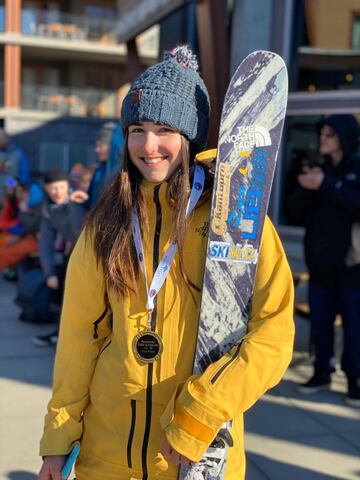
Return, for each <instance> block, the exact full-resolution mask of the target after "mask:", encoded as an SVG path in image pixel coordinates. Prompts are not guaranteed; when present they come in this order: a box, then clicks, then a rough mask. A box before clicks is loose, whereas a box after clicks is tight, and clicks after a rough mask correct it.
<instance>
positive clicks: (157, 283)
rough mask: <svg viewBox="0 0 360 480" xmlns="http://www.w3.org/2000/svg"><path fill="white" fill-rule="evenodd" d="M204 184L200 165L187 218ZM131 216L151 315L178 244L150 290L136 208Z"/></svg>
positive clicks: (168, 252) (164, 260)
mask: <svg viewBox="0 0 360 480" xmlns="http://www.w3.org/2000/svg"><path fill="white" fill-rule="evenodd" d="M204 183H205V173H204V169H203V167H201V166H200V165H196V167H195V172H194V180H193V184H192V188H191V192H190V197H189V201H188V204H187V208H186V216H188V215H189V214H190V213H191V212H192V211H193V209H194V208H195V205H196V204H197V202H198V200H199V198H200V197H201V194H202V192H203V190H204ZM131 215H132V231H133V236H134V242H135V248H136V253H137V257H138V260H139V264H140V268H141V271H142V272H143V274H144V277H145V284H146V293H147V303H146V310H147V311H148V312H149V313H151V312H152V311H153V310H154V300H155V297H156V295H157V294H158V293H159V290H160V289H161V287H162V285H163V283H164V282H165V279H166V277H167V275H168V273H169V271H170V267H171V264H172V262H173V260H174V257H175V254H176V252H177V244H176V240H175V239H174V240H172V242H171V243H170V245H169V247H168V248H167V250H166V252H165V254H164V256H163V257H162V259H161V260H160V262H159V265H158V267H157V269H156V272H155V274H154V277H153V279H152V281H151V284H150V288H149V287H148V281H147V276H146V266H145V258H144V249H143V243H142V239H141V229H140V223H139V217H138V214H137V212H136V209H135V208H133V210H132V214H131Z"/></svg>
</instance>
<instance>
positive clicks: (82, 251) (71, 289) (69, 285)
mask: <svg viewBox="0 0 360 480" xmlns="http://www.w3.org/2000/svg"><path fill="white" fill-rule="evenodd" d="M110 313H111V312H110V311H109V308H108V306H107V301H106V289H105V282H104V275H103V272H102V269H101V268H100V266H98V265H97V262H96V258H95V255H94V251H93V248H92V241H91V239H90V238H86V237H85V234H84V233H82V235H81V236H80V238H79V240H78V242H77V244H76V246H75V248H74V251H73V253H72V255H71V257H70V261H69V264H68V270H67V275H66V283H65V293H64V302H63V309H62V314H61V322H60V332H59V341H58V345H57V350H56V358H55V366H54V380H53V394H52V398H51V400H50V403H49V405H48V412H47V415H46V417H45V427H44V433H43V436H42V439H41V441H40V455H42V456H46V455H60V454H66V453H68V452H69V450H70V448H71V445H72V444H73V442H74V441H75V440H78V439H79V438H80V437H81V434H82V427H83V422H82V412H83V411H84V409H85V407H86V406H87V404H88V401H89V385H90V381H91V378H92V376H93V373H94V370H95V366H96V361H97V357H98V354H99V352H100V349H101V347H102V345H103V343H104V340H105V339H106V337H107V336H108V335H109V334H110V333H111V329H110V326H109V317H110ZM100 319H102V321H100ZM94 327H97V328H96V330H97V335H94ZM94 337H96V338H94Z"/></svg>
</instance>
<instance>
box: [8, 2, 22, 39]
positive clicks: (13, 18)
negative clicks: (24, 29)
mask: <svg viewBox="0 0 360 480" xmlns="http://www.w3.org/2000/svg"><path fill="white" fill-rule="evenodd" d="M5 31H6V32H21V0H5Z"/></svg>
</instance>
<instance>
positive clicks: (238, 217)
mask: <svg viewBox="0 0 360 480" xmlns="http://www.w3.org/2000/svg"><path fill="white" fill-rule="evenodd" d="M241 153H242V155H241V156H243V157H245V158H246V156H245V155H244V153H246V152H241ZM250 164H251V169H250V171H249V172H248V166H247V167H246V168H243V167H242V168H240V169H239V172H240V174H241V175H244V174H245V173H244V172H246V174H247V173H249V175H250V179H249V183H248V185H245V184H240V185H239V191H238V197H237V202H236V204H235V207H233V208H232V210H231V211H230V214H229V217H228V219H227V224H228V227H229V229H238V228H239V229H240V230H241V234H240V235H241V238H242V239H244V240H254V239H255V238H256V235H257V232H258V224H259V215H260V209H261V205H262V198H263V190H264V188H263V187H264V183H265V180H266V164H267V152H266V151H265V150H264V149H262V148H256V149H255V152H254V156H253V158H252V159H251V163H250Z"/></svg>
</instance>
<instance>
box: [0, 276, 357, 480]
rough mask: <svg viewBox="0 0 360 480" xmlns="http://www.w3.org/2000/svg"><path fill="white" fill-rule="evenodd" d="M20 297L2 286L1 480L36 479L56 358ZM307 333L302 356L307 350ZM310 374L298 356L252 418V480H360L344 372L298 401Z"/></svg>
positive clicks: (301, 336) (301, 339) (302, 334)
mask: <svg viewBox="0 0 360 480" xmlns="http://www.w3.org/2000/svg"><path fill="white" fill-rule="evenodd" d="M14 296H15V285H14V284H12V283H7V282H4V281H3V280H0V392H1V394H0V480H9V479H10V480H35V479H36V472H37V471H38V469H39V465H40V459H39V457H38V454H37V450H38V441H39V437H40V435H41V431H42V421H43V420H42V419H43V414H44V411H45V408H46V403H47V401H48V400H49V396H50V383H51V371H52V365H53V355H54V351H53V349H51V348H50V349H48V348H45V349H44V348H43V349H40V348H36V347H34V346H32V344H31V340H30V339H31V336H32V335H36V334H39V333H41V332H44V333H46V332H47V331H50V330H51V326H49V325H47V326H42V327H40V326H36V325H29V324H24V323H22V322H20V321H19V320H18V319H17V316H18V310H17V308H16V307H15V306H14V304H13V301H12V299H13V298H14ZM300 326H301V328H299V329H298V337H297V350H301V348H302V345H304V344H306V335H307V333H306V326H304V325H302V324H301V323H300ZM310 372H311V368H310V366H309V359H308V357H307V355H306V354H304V353H301V352H300V351H297V352H296V353H295V355H294V364H293V366H292V368H290V369H289V370H288V372H287V374H286V376H285V379H284V380H283V381H282V383H281V384H280V385H279V386H278V387H277V388H275V389H273V390H272V391H271V392H269V393H268V394H267V395H265V396H264V397H263V398H262V400H261V401H259V402H258V403H257V405H256V406H255V407H253V408H252V409H251V410H250V412H248V413H247V414H246V418H245V421H246V431H247V433H246V449H247V458H248V470H247V480H333V479H348V480H359V479H360V409H358V410H356V409H352V408H349V407H347V406H345V405H344V403H343V392H344V391H345V382H344V378H343V377H342V375H341V374H340V373H338V374H336V376H335V379H334V385H333V391H331V392H326V393H321V394H320V393H319V394H316V395H315V396H310V397H303V396H300V395H298V394H297V393H296V389H295V382H297V381H302V380H304V379H307V377H308V376H309V375H310ZM99 480H101V479H99Z"/></svg>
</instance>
